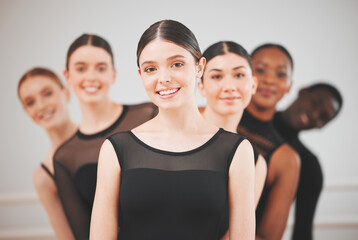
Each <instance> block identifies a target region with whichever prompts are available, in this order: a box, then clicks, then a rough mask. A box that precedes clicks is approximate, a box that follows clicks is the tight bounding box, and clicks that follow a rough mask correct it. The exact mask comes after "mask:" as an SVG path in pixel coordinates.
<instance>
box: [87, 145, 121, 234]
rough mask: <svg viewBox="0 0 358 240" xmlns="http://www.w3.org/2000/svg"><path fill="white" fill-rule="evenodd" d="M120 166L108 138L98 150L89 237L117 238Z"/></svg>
mask: <svg viewBox="0 0 358 240" xmlns="http://www.w3.org/2000/svg"><path fill="white" fill-rule="evenodd" d="M120 173H121V168H120V165H119V162H118V158H117V155H116V152H115V150H114V148H113V145H112V144H111V142H110V141H109V140H106V141H105V142H104V143H103V145H102V147H101V150H100V154H99V159H98V172H97V187H96V195H95V199H94V204H93V211H92V220H91V234H90V237H91V239H117V234H118V233H117V232H118V203H119V187H120Z"/></svg>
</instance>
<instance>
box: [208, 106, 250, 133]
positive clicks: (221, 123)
mask: <svg viewBox="0 0 358 240" xmlns="http://www.w3.org/2000/svg"><path fill="white" fill-rule="evenodd" d="M242 113H243V110H242V111H238V112H237V113H235V114H230V115H226V116H223V115H220V114H218V113H216V112H215V111H213V109H212V108H211V107H210V106H207V107H206V108H205V110H204V112H203V113H202V114H203V116H204V118H205V119H206V120H208V121H209V122H211V123H212V124H214V125H215V126H217V127H219V128H223V129H225V130H226V131H230V132H234V133H236V132H237V125H238V124H239V122H240V120H241V117H242Z"/></svg>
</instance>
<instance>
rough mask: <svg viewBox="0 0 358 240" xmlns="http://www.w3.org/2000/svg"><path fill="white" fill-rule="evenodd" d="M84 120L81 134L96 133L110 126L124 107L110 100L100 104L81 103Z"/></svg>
mask: <svg viewBox="0 0 358 240" xmlns="http://www.w3.org/2000/svg"><path fill="white" fill-rule="evenodd" d="M80 107H81V113H82V120H81V124H80V126H79V128H80V130H81V132H84V133H89V134H90V133H94V132H98V131H100V130H103V129H105V128H107V127H108V126H110V125H111V124H112V123H113V122H115V120H116V119H117V118H118V116H119V115H120V114H121V112H122V110H123V106H122V105H120V104H117V103H114V102H112V101H110V100H109V99H107V100H105V101H102V102H100V103H91V104H88V103H80Z"/></svg>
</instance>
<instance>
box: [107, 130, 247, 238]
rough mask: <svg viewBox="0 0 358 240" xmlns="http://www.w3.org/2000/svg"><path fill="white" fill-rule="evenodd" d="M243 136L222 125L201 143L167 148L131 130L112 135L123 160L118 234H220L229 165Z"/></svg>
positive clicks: (149, 235) (183, 235) (174, 235)
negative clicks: (154, 145) (174, 149)
mask: <svg viewBox="0 0 358 240" xmlns="http://www.w3.org/2000/svg"><path fill="white" fill-rule="evenodd" d="M243 139H244V138H243V137H242V136H241V135H238V134H235V133H230V132H227V131H225V130H223V129H220V130H219V131H218V132H217V133H216V134H215V135H214V136H213V137H212V138H211V139H210V140H209V141H207V142H206V143H205V144H203V145H202V146H201V147H198V148H196V149H193V150H190V151H186V152H168V151H163V150H159V149H155V148H152V147H150V146H148V145H147V144H145V143H143V142H142V141H141V140H140V139H138V138H137V137H136V136H135V135H134V134H133V133H132V132H131V131H128V132H123V133H116V134H114V135H112V136H110V137H109V140H110V141H111V143H112V145H113V147H114V149H115V151H116V154H117V157H118V160H119V164H120V166H121V186H120V196H119V198H120V199H119V213H118V214H119V222H120V223H121V227H120V232H119V238H120V239H121V240H126V239H131V240H136V239H149V240H150V239H156V240H157V239H172V240H176V239H180V240H182V239H186V240H190V239H195V240H200V239H202V240H210V239H215V240H216V239H219V238H220V237H221V235H220V234H221V233H222V232H224V233H225V232H226V231H224V230H223V229H220V228H221V226H222V221H223V220H224V218H225V217H228V215H225V208H226V207H227V205H228V204H227V202H228V171H229V167H230V164H231V161H232V158H233V156H234V154H235V151H236V149H237V147H238V145H239V144H240V143H241V142H242V140H243Z"/></svg>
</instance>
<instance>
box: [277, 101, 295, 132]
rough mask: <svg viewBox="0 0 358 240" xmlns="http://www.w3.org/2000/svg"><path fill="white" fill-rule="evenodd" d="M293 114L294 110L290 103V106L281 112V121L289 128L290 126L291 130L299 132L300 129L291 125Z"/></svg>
mask: <svg viewBox="0 0 358 240" xmlns="http://www.w3.org/2000/svg"><path fill="white" fill-rule="evenodd" d="M294 116H295V110H294V108H293V107H292V105H291V106H290V107H288V108H287V109H286V110H285V111H283V112H281V117H282V121H283V122H284V123H285V124H286V125H287V126H289V127H290V128H292V129H293V130H295V131H296V132H299V131H300V129H297V128H296V127H295V126H293V125H292V124H291V122H292V121H291V118H292V117H294Z"/></svg>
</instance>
